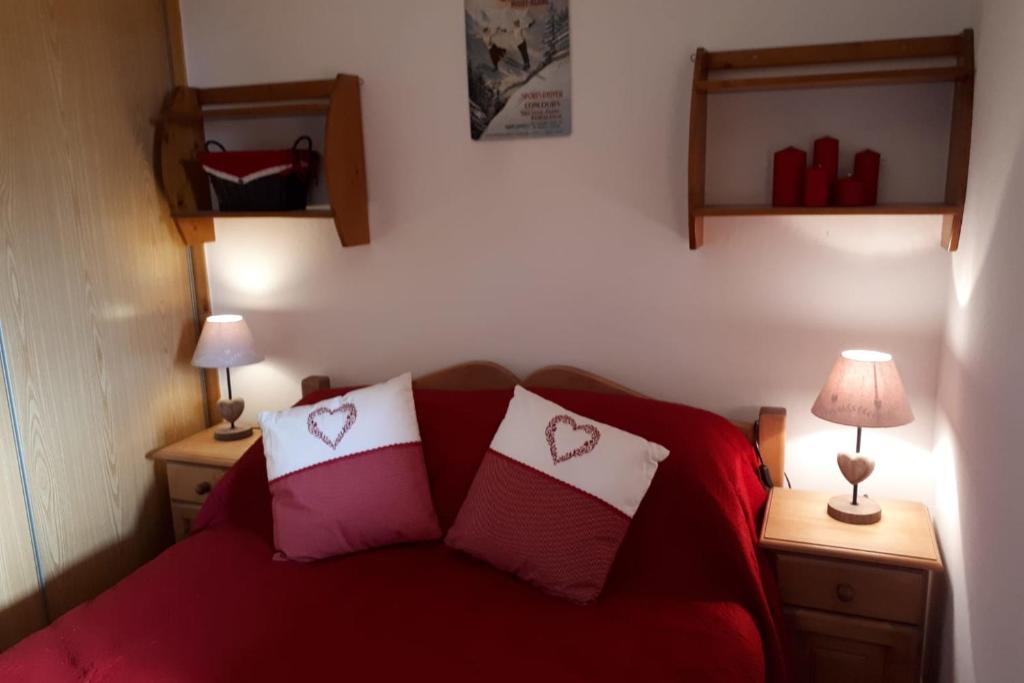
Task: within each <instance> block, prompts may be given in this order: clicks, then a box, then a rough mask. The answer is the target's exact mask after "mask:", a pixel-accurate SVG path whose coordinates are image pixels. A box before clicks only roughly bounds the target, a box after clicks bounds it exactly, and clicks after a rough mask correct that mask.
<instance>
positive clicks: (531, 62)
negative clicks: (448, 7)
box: [465, 0, 572, 140]
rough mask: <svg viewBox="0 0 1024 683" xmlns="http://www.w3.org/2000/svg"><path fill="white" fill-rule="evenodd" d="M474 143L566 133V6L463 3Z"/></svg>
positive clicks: (499, 0)
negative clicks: (475, 141)
mask: <svg viewBox="0 0 1024 683" xmlns="http://www.w3.org/2000/svg"><path fill="white" fill-rule="evenodd" d="M465 2H466V62H467V66H468V75H469V122H470V123H469V126H470V134H471V135H472V137H473V139H474V140H494V139H499V138H511V137H547V136H551V135H568V134H569V133H570V132H571V131H572V106H571V105H572V98H571V97H570V86H571V85H572V71H571V68H570V59H569V0H465Z"/></svg>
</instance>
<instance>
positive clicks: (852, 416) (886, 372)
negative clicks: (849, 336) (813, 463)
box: [811, 351, 914, 427]
mask: <svg viewBox="0 0 1024 683" xmlns="http://www.w3.org/2000/svg"><path fill="white" fill-rule="evenodd" d="M811 412H812V413H814V414H815V415H817V416H818V417H820V418H821V419H823V420H828V421H829V422H836V423H838V424H842V425H850V426H851V427H898V426H900V425H905V424H907V423H908V422H913V421H914V413H913V412H911V410H910V404H909V403H908V402H907V395H906V393H905V392H904V391H903V380H901V379H900V373H899V371H898V370H897V369H896V363H895V362H894V361H893V359H892V356H890V355H889V354H888V353H882V352H880V351H843V353H842V355H840V356H839V360H837V361H836V364H835V365H834V366H833V367H832V372H831V374H829V376H828V379H827V380H826V381H825V386H824V387H822V389H821V393H820V394H818V400H816V401H815V402H814V407H813V408H811Z"/></svg>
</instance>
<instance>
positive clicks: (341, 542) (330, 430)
mask: <svg viewBox="0 0 1024 683" xmlns="http://www.w3.org/2000/svg"><path fill="white" fill-rule="evenodd" d="M260 427H261V428H262V429H263V450H264V453H265V454H266V458H267V479H268V481H269V483H270V494H271V498H272V510H273V517H274V545H275V547H276V549H277V554H276V555H275V557H276V558H278V559H290V560H299V561H310V560H317V559H321V558H324V557H330V556H333V555H342V554H345V553H351V552H355V551H357V550H364V549H366V548H375V547H378V546H382V545H390V544H393V543H402V542H410V541H426V540H435V539H437V538H440V536H441V529H440V526H439V525H438V522H437V516H436V514H435V513H434V506H433V503H432V502H431V499H430V484H429V481H428V479H427V469H426V464H425V463H424V461H423V448H422V445H421V443H420V432H419V426H418V424H417V422H416V406H415V405H414V403H413V394H412V376H411V375H409V374H405V375H402V376H400V377H396V378H395V379H392V380H390V381H388V382H384V383H382V384H376V385H374V386H371V387H366V388H363V389H356V390H355V391H350V392H348V393H347V394H345V395H343V396H337V397H334V398H329V399H327V400H325V401H321V402H319V403H315V404H313V405H307V406H298V407H296V408H290V409H288V410H282V411H280V412H265V413H261V414H260Z"/></svg>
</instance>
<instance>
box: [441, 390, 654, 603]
mask: <svg viewBox="0 0 1024 683" xmlns="http://www.w3.org/2000/svg"><path fill="white" fill-rule="evenodd" d="M667 456H668V450H667V449H666V448H665V447H663V446H660V445H658V444H656V443H652V442H650V441H648V440H647V439H644V438H641V437H639V436H636V435H633V434H630V433H628V432H625V431H623V430H621V429H617V428H616V427H612V426H610V425H606V424H602V423H600V422H597V421H595V420H591V419H588V418H586V417H584V416H582V415H578V414H576V413H573V412H570V411H568V410H565V409H564V408H562V407H561V406H559V405H558V404H557V403H552V402H551V401H548V400H547V399H545V398H542V397H540V396H538V395H537V394H534V393H532V392H530V391H527V390H526V389H524V388H523V387H518V386H517V387H516V388H515V392H514V394H513V397H512V401H511V402H510V403H509V406H508V412H507V413H506V414H505V419H504V420H503V421H502V423H501V426H499V427H498V432H497V433H496V434H495V435H494V439H493V440H492V441H491V447H490V449H489V450H488V452H487V454H486V455H485V456H484V459H483V461H482V462H481V464H480V468H479V469H478V470H477V473H476V477H475V478H474V480H473V484H472V486H471V487H470V489H469V493H468V494H467V496H466V500H465V502H464V503H463V505H462V508H461V509H460V510H459V515H458V517H457V518H456V520H455V524H454V525H453V526H452V528H451V529H450V530H449V532H448V536H447V538H446V540H445V542H446V543H447V544H448V545H450V546H452V547H454V548H458V549H459V550H463V551H465V552H468V553H469V554H471V555H474V556H476V557H479V558H481V559H483V560H486V561H488V562H490V563H491V564H493V565H494V566H496V567H498V568H499V569H504V570H505V571H508V572H512V573H514V574H516V575H517V576H519V577H521V578H523V579H525V580H527V581H530V582H531V583H534V584H536V585H538V586H540V587H541V588H543V589H545V590H546V591H548V592H550V593H553V594H555V595H560V596H562V597H566V598H569V599H570V600H574V601H577V602H589V601H591V600H593V599H595V598H596V597H597V596H598V595H599V594H600V592H601V589H602V588H603V587H604V583H605V579H606V578H607V576H608V571H609V570H610V569H611V565H612V561H613V560H614V559H615V554H616V553H617V552H618V549H619V546H620V545H621V544H622V540H623V538H625V535H626V530H627V529H628V527H629V522H630V520H632V518H633V514H634V513H635V512H636V509H637V507H638V506H639V505H640V501H641V500H643V497H644V494H646V493H647V489H648V488H649V487H650V485H651V480H652V479H653V478H654V474H655V472H656V471H657V469H658V463H659V462H661V461H662V460H664V459H665V458H666V457H667Z"/></svg>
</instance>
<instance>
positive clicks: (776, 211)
mask: <svg viewBox="0 0 1024 683" xmlns="http://www.w3.org/2000/svg"><path fill="white" fill-rule="evenodd" d="M957 211H959V208H958V207H956V206H953V205H951V204H886V205H881V206H700V207H696V208H694V210H693V213H694V215H696V216H949V215H953V214H955V213H956V212H957Z"/></svg>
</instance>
